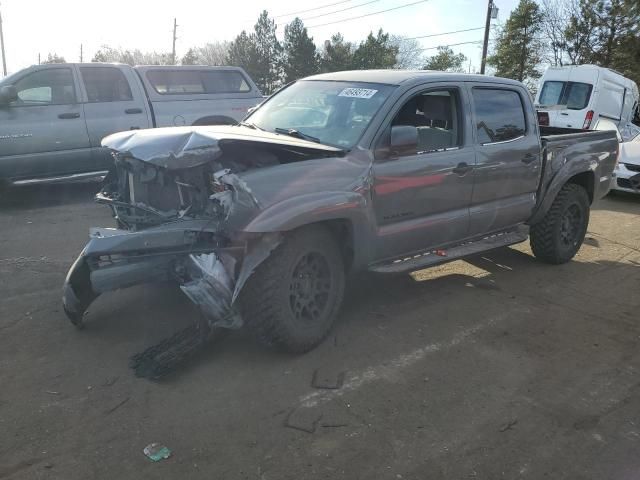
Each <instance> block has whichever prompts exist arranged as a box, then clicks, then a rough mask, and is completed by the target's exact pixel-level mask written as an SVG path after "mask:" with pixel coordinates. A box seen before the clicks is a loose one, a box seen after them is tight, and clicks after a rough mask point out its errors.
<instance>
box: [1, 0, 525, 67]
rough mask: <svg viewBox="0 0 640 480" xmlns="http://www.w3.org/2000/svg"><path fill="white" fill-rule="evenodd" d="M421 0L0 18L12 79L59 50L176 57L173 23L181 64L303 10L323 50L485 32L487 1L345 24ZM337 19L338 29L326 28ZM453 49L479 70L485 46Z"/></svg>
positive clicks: (144, 2)
mask: <svg viewBox="0 0 640 480" xmlns="http://www.w3.org/2000/svg"><path fill="white" fill-rule="evenodd" d="M416 1H418V0H346V1H339V0H316V1H314V2H310V1H300V0H298V1H293V0H242V1H241V2H238V1H236V2H234V1H229V0H226V1H219V0H208V1H200V0H181V1H175V0H173V1H165V0H155V1H152V0H107V1H101V2H96V1H94V0H55V1H50V0H0V12H1V14H2V20H3V27H4V40H5V50H6V61H7V70H8V72H9V73H12V72H16V71H18V70H20V69H21V68H24V67H27V66H29V65H32V64H34V63H38V54H40V55H41V57H42V59H45V58H46V57H47V54H48V53H54V52H55V53H57V54H58V55H61V56H63V57H64V58H65V59H66V60H67V61H69V62H71V61H74V62H77V61H79V60H80V45H81V44H82V45H83V51H84V61H90V60H91V58H92V57H93V55H94V53H95V52H96V50H98V49H99V48H100V46H101V45H110V46H114V47H122V48H126V49H136V48H137V49H140V50H143V51H147V50H155V51H158V52H170V51H171V39H172V34H173V19H174V17H175V18H177V22H178V30H177V36H178V39H177V42H176V53H177V56H178V58H180V57H181V56H182V55H184V53H185V52H186V51H187V50H188V49H189V47H192V46H200V45H203V44H205V43H207V42H214V41H218V40H233V39H234V38H235V36H236V35H237V34H238V33H240V32H241V31H242V30H243V29H246V30H248V31H249V30H252V29H253V25H254V24H255V22H256V19H257V18H258V15H259V14H260V12H261V11H262V10H264V9H266V10H267V11H268V12H269V15H270V17H272V18H275V20H276V22H277V24H278V35H279V36H280V37H282V35H283V32H284V25H285V24H286V23H287V22H289V21H291V20H292V19H293V18H294V17H295V16H296V15H293V13H295V12H300V13H298V15H297V16H299V17H300V18H302V19H303V21H304V23H305V26H307V27H308V28H309V34H310V35H311V36H313V37H314V41H315V43H316V45H318V46H320V45H322V44H323V42H324V41H325V40H327V39H329V38H330V37H331V35H332V34H334V33H338V32H339V33H342V34H343V35H344V37H345V39H346V40H348V41H354V42H359V41H361V40H362V39H364V38H365V37H366V36H367V34H368V33H369V32H370V31H374V33H375V32H376V31H377V30H378V29H379V28H382V29H383V30H384V31H385V32H389V33H391V34H395V35H403V36H406V37H417V36H422V35H432V34H438V33H443V32H450V31H454V30H463V29H470V28H477V27H483V26H484V21H485V12H486V8H487V1H486V0H422V1H421V2H419V3H417V4H415V5H411V6H407V7H404V8H398V9H396V10H393V11H388V12H385V13H380V14H374V15H369V16H366V17H363V18H359V19H354V20H349V21H342V20H345V19H348V18H351V17H356V16H361V15H367V14H372V13H375V12H379V11H381V10H387V9H392V8H394V7H400V6H403V5H407V4H410V3H415V2H416ZM494 1H495V4H496V5H497V6H498V7H499V9H500V13H499V16H498V20H497V22H498V23H499V22H504V21H505V20H506V18H507V17H508V15H509V12H510V11H511V10H512V9H513V8H515V6H516V4H517V3H518V0H494ZM328 4H334V5H332V6H328ZM325 5H326V6H325ZM319 7H322V8H319ZM345 9H348V10H345ZM305 10H306V12H305ZM339 10H342V11H339ZM301 11H303V12H301ZM332 12H333V13H332ZM311 17H316V18H311ZM336 21H339V23H334V24H332V25H325V26H321V25H322V24H325V23H329V22H336ZM494 22H496V21H495V20H494ZM482 38H483V30H475V31H470V32H463V33H458V34H452V35H443V36H437V37H431V38H423V39H420V40H419V41H420V43H421V45H422V48H425V49H429V50H425V52H424V53H425V54H426V55H431V54H435V53H436V50H435V49H431V48H433V47H437V46H439V45H449V44H455V43H462V42H471V41H481V40H482ZM452 48H453V49H454V50H455V51H456V52H458V51H459V52H462V53H464V54H465V55H466V56H467V58H468V59H469V60H470V61H471V64H472V69H473V70H477V69H478V66H479V64H480V57H481V54H482V48H481V44H470V45H459V46H454V47H452ZM1 73H2V72H1V71H0V75H1Z"/></svg>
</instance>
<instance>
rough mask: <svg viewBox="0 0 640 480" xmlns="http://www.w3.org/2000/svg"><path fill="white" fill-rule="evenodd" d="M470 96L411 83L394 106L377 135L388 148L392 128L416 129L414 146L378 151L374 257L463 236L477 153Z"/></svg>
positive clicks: (449, 87) (458, 90)
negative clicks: (411, 85) (412, 87)
mask: <svg viewBox="0 0 640 480" xmlns="http://www.w3.org/2000/svg"><path fill="white" fill-rule="evenodd" d="M470 119H471V116H470V115H469V109H468V99H467V95H466V93H465V90H464V88H461V87H453V86H452V85H451V83H448V84H443V85H441V86H438V85H437V84H434V85H429V86H423V87H419V88H416V89H413V90H412V91H411V92H410V93H408V94H407V95H405V96H404V97H403V99H402V100H401V101H400V102H399V103H398V104H397V105H396V106H395V110H393V111H392V113H391V115H390V117H389V119H388V121H387V122H388V123H387V125H386V126H385V127H384V130H383V132H384V133H383V134H382V137H381V138H380V140H379V143H378V148H377V151H378V152H380V151H382V152H385V150H384V148H382V149H381V148H380V145H382V146H383V147H384V145H385V144H386V143H388V142H389V136H390V131H391V128H392V127H394V126H410V127H415V128H416V129H417V131H418V145H417V148H415V149H414V151H413V150H412V151H407V152H403V153H401V154H394V153H393V152H390V151H388V150H387V151H386V153H383V154H377V155H376V156H377V157H378V158H376V160H375V163H374V165H373V175H374V185H373V192H374V193H373V202H374V205H373V206H374V211H375V215H376V220H377V243H376V246H375V248H376V260H378V261H382V260H386V259H390V258H393V257H397V256H400V255H406V254H410V253H414V252H420V251H425V250H428V249H431V248H434V247H438V246H441V245H445V244H448V243H453V242H458V241H462V240H463V239H465V238H466V237H467V235H468V228H469V206H470V202H471V193H472V189H473V167H474V164H475V152H474V148H473V144H472V142H471V133H470V126H471V125H470Z"/></svg>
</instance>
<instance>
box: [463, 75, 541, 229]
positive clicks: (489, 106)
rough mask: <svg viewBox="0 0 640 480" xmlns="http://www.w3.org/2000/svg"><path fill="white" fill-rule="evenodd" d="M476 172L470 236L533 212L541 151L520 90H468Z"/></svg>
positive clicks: (533, 120) (484, 87) (507, 224)
mask: <svg viewBox="0 0 640 480" xmlns="http://www.w3.org/2000/svg"><path fill="white" fill-rule="evenodd" d="M469 92H470V97H471V99H472V101H471V104H472V108H473V119H474V135H475V151H476V168H475V170H474V174H473V178H474V188H473V196H472V200H471V212H470V233H471V235H474V236H476V235H482V234H485V233H491V232H496V231H501V230H504V229H507V228H509V227H511V226H514V225H517V224H519V223H522V222H524V221H526V220H527V219H528V218H529V217H530V215H531V212H532V210H533V208H534V207H535V203H536V199H535V196H536V191H537V188H538V182H539V177H540V165H541V158H540V155H541V146H540V138H539V134H538V129H537V121H536V120H537V119H536V116H535V111H534V109H533V106H532V105H531V101H530V99H529V97H528V95H529V94H528V93H527V91H526V90H525V89H524V88H520V87H516V86H510V85H500V84H490V83H487V84H473V85H469Z"/></svg>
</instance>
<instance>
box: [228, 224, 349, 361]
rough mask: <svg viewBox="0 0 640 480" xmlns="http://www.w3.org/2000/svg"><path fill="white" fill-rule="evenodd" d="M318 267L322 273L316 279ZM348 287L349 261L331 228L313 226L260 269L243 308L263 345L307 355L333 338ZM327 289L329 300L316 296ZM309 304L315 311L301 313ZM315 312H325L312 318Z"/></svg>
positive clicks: (244, 295) (247, 287) (297, 232)
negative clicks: (338, 314)
mask: <svg viewBox="0 0 640 480" xmlns="http://www.w3.org/2000/svg"><path fill="white" fill-rule="evenodd" d="M316 263H317V265H316V271H317V273H313V272H314V270H313V267H312V265H314V264H316ZM309 269H311V270H309ZM300 272H307V273H304V274H301V273H300ZM308 272H311V273H308ZM327 280H328V285H329V286H328V287H327ZM344 284H345V271H344V261H343V257H342V255H341V253H340V249H339V248H338V245H337V244H336V241H335V239H334V237H333V236H332V235H331V233H330V232H329V230H328V229H327V228H325V227H323V226H321V225H312V226H308V227H303V228H301V229H299V230H295V231H293V232H291V233H290V234H288V235H287V236H286V237H285V239H284V240H283V243H282V244H281V245H279V246H278V248H276V250H275V251H274V252H273V253H272V254H271V256H270V257H269V258H267V259H266V260H265V261H264V262H263V263H262V264H261V265H260V266H259V267H258V268H257V269H256V271H255V272H254V274H253V275H252V276H251V277H250V278H249V280H248V281H247V284H246V285H245V286H244V288H243V289H242V293H241V294H240V298H239V306H240V310H241V312H242V317H243V319H244V320H245V322H246V324H247V326H248V328H249V329H250V330H251V331H252V332H253V333H254V335H255V336H256V338H257V339H258V341H259V342H260V343H262V344H264V345H266V346H268V347H270V348H274V349H276V350H280V351H284V352H289V353H304V352H307V351H309V350H311V349H313V348H314V347H315V346H317V345H318V344H319V343H320V342H321V341H322V340H323V339H324V338H325V337H326V336H327V334H328V333H329V330H330V329H331V326H332V325H333V322H334V320H335V318H336V315H337V313H338V311H339V309H340V305H341V303H342V298H343V295H344ZM324 289H326V290H327V292H326V295H325V293H317V292H318V290H320V291H323V290H324ZM307 296H309V297H313V299H311V300H309V299H308V298H306V297H307ZM323 300H326V301H323ZM307 303H309V304H311V306H309V307H300V305H302V304H307ZM294 304H295V305H294ZM296 309H297V310H298V312H297V313H296V311H295V310H296ZM305 309H307V310H305ZM300 310H301V311H300ZM305 312H306V313H305ZM311 312H315V313H317V312H320V313H319V314H318V318H310V315H311ZM296 315H298V317H297V316H296Z"/></svg>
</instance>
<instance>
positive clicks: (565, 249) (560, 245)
mask: <svg viewBox="0 0 640 480" xmlns="http://www.w3.org/2000/svg"><path fill="white" fill-rule="evenodd" d="M588 226H589V196H588V195H587V192H586V190H585V189H584V188H583V187H581V186H580V185H576V184H573V183H568V184H566V185H565V186H564V187H562V189H561V190H560V192H559V193H558V196H557V197H556V198H555V200H554V201H553V203H552V204H551V208H550V209H549V211H548V212H547V214H546V215H545V216H544V218H543V219H542V220H541V221H540V222H538V223H536V224H535V225H532V227H531V234H530V243H531V250H533V254H534V255H535V256H536V258H538V259H539V260H542V261H543V262H546V263H551V264H554V265H558V264H561V263H566V262H568V261H569V260H571V259H572V258H573V257H574V256H575V254H576V253H578V250H580V247H581V246H582V241H583V240H584V236H585V234H586V233H587V227H588Z"/></svg>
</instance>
